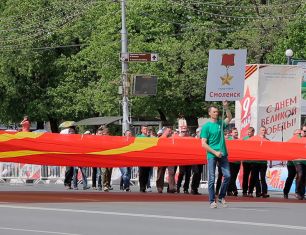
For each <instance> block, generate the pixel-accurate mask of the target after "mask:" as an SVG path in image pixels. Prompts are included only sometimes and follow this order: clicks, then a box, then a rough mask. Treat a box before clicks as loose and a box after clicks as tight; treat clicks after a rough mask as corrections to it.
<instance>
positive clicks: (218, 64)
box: [205, 50, 247, 101]
mask: <svg viewBox="0 0 306 235" xmlns="http://www.w3.org/2000/svg"><path fill="white" fill-rule="evenodd" d="M246 57H247V50H209V62H208V73H207V82H206V95H205V100H206V101H224V100H227V101H235V100H240V99H242V97H243V89H244V75H245V65H246Z"/></svg>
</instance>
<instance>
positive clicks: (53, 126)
mask: <svg viewBox="0 0 306 235" xmlns="http://www.w3.org/2000/svg"><path fill="white" fill-rule="evenodd" d="M49 122H50V127H51V131H52V132H53V133H59V129H58V125H59V122H58V120H57V119H55V118H50V117H49Z"/></svg>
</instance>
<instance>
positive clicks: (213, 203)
mask: <svg viewBox="0 0 306 235" xmlns="http://www.w3.org/2000/svg"><path fill="white" fill-rule="evenodd" d="M210 208H212V209H214V208H218V205H217V203H216V202H212V203H210Z"/></svg>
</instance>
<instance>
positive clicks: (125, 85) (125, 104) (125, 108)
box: [120, 0, 130, 134]
mask: <svg viewBox="0 0 306 235" xmlns="http://www.w3.org/2000/svg"><path fill="white" fill-rule="evenodd" d="M120 2H121V24H122V29H121V53H122V54H123V53H128V37H127V29H126V15H125V13H126V0H121V1H120ZM121 66H122V73H121V76H122V134H124V133H125V131H126V130H129V129H130V121H129V98H128V94H129V82H128V62H127V61H125V60H121Z"/></svg>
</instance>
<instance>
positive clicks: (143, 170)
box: [137, 126, 152, 193]
mask: <svg viewBox="0 0 306 235" xmlns="http://www.w3.org/2000/svg"><path fill="white" fill-rule="evenodd" d="M137 137H138V138H139V137H140V138H149V133H148V127H147V126H141V134H140V135H137ZM151 168H152V167H139V185H140V192H142V193H145V192H146V186H147V183H148V180H149V177H150V170H151Z"/></svg>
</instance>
